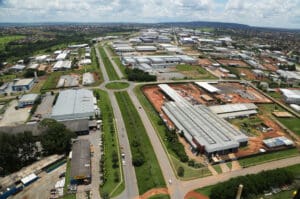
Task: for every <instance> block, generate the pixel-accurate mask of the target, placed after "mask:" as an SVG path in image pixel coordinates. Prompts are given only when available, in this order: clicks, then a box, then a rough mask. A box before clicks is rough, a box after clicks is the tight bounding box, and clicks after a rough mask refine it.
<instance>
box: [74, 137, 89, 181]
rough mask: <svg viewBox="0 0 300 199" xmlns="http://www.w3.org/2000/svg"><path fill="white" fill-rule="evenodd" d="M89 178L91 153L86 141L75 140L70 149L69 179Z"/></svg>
mask: <svg viewBox="0 0 300 199" xmlns="http://www.w3.org/2000/svg"><path fill="white" fill-rule="evenodd" d="M90 177H91V153H90V142H89V141H88V140H77V141H75V142H74V143H73V147H72V160H71V178H72V179H77V178H80V179H82V178H83V179H84V178H90Z"/></svg>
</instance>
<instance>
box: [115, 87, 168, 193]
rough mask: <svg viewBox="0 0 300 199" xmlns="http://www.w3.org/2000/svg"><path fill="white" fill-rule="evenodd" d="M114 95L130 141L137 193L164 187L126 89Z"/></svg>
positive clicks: (156, 163) (145, 133) (152, 152)
mask: <svg viewBox="0 0 300 199" xmlns="http://www.w3.org/2000/svg"><path fill="white" fill-rule="evenodd" d="M115 95H116V98H117V101H118V104H119V107H120V109H121V112H122V116H123V119H124V123H125V126H126V131H127V135H128V139H129V142H130V147H131V153H132V162H133V165H134V166H135V167H134V168H135V172H136V177H137V182H138V188H139V194H140V195H141V194H143V193H145V192H146V191H148V190H150V189H152V188H157V187H165V186H166V185H165V181H164V178H163V176H162V172H161V169H160V166H159V164H158V161H157V158H156V156H155V153H154V151H153V147H152V145H151V143H150V140H149V138H148V135H147V132H146V130H145V127H144V125H143V123H142V120H141V118H140V116H139V114H138V112H137V110H136V108H135V107H134V105H133V103H132V101H131V99H130V97H129V95H128V93H127V92H126V91H124V92H116V93H115Z"/></svg>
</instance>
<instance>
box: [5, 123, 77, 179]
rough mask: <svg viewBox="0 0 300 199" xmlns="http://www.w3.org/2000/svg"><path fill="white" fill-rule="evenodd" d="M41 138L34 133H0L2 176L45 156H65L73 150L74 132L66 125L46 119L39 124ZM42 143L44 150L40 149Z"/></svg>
mask: <svg viewBox="0 0 300 199" xmlns="http://www.w3.org/2000/svg"><path fill="white" fill-rule="evenodd" d="M39 130H41V135H40V136H33V134H32V132H24V133H19V134H9V133H0V175H1V176H3V175H7V174H9V173H12V172H15V171H17V170H19V169H21V168H22V167H24V166H27V165H29V164H31V163H33V162H34V161H36V160H37V159H38V158H40V157H42V156H44V155H52V154H64V153H68V152H69V151H70V149H71V138H73V137H76V134H75V133H74V132H71V131H70V130H68V129H67V128H66V127H65V125H63V124H61V123H59V122H57V121H55V120H52V119H44V120H43V121H42V122H40V124H39ZM39 142H40V143H41V146H42V150H39V149H38V143H39Z"/></svg>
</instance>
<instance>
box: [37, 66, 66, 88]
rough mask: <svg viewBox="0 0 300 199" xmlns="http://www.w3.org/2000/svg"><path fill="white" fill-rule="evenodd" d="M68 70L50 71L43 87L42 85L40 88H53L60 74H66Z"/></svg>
mask: <svg viewBox="0 0 300 199" xmlns="http://www.w3.org/2000/svg"><path fill="white" fill-rule="evenodd" d="M67 74H68V72H67V71H63V72H61V71H58V72H52V73H51V74H50V75H49V76H48V78H47V80H46V82H45V83H44V85H43V87H42V90H51V89H55V88H56V85H57V82H58V80H59V78H60V76H62V75H67Z"/></svg>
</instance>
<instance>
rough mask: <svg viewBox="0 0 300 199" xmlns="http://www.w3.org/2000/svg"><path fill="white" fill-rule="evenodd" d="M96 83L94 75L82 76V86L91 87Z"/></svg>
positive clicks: (86, 74)
mask: <svg viewBox="0 0 300 199" xmlns="http://www.w3.org/2000/svg"><path fill="white" fill-rule="evenodd" d="M94 82H95V79H94V74H93V73H84V74H83V75H82V85H84V86H86V85H91V84H93V83H94Z"/></svg>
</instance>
